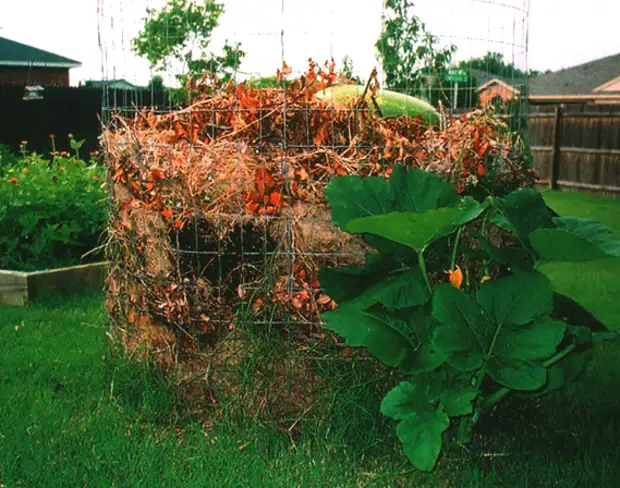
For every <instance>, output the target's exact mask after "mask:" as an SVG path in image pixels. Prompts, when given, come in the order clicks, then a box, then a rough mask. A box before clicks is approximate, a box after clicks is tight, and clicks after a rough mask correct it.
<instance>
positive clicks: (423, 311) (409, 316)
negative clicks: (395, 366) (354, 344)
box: [367, 303, 445, 374]
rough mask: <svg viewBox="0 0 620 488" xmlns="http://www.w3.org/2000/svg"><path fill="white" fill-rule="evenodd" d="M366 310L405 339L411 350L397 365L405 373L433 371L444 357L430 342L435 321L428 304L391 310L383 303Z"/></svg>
mask: <svg viewBox="0 0 620 488" xmlns="http://www.w3.org/2000/svg"><path fill="white" fill-rule="evenodd" d="M367 313H368V314H370V315H371V316H373V317H375V318H377V319H378V320H380V321H383V322H385V323H386V324H388V325H389V326H390V327H391V328H392V329H394V330H396V331H398V332H399V333H401V334H402V335H403V336H405V337H406V338H407V340H408V341H409V343H410V347H411V351H409V353H408V354H407V356H406V357H405V358H404V359H403V361H402V362H401V363H400V364H399V367H400V368H401V369H402V370H403V371H404V372H406V373H409V374H413V373H421V372H428V371H432V370H434V369H436V368H438V367H439V366H441V364H443V362H444V360H445V356H444V355H443V354H442V353H441V352H439V351H438V350H436V349H435V348H434V347H432V345H431V339H432V337H433V331H434V330H435V327H436V326H437V321H436V320H435V319H434V318H433V316H432V315H431V304H430V303H426V304H424V305H422V306H417V307H412V308H406V309H401V310H398V311H396V312H394V311H390V310H388V309H386V308H385V307H383V306H374V307H371V308H370V309H368V310H367Z"/></svg>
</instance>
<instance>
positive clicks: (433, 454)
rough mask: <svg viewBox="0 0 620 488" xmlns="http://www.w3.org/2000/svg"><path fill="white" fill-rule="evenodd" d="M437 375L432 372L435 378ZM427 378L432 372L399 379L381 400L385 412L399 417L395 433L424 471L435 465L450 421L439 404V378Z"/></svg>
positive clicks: (386, 414) (408, 456)
mask: <svg viewBox="0 0 620 488" xmlns="http://www.w3.org/2000/svg"><path fill="white" fill-rule="evenodd" d="M439 376H440V375H439ZM437 377H438V375H433V378H437ZM427 378H431V376H430V375H421V376H415V377H414V378H412V380H411V381H402V382H400V383H399V384H398V385H397V386H396V387H395V388H393V389H392V390H391V391H390V392H389V393H388V394H387V395H386V397H385V398H384V399H383V402H382V403H381V413H382V414H383V415H385V416H386V417H390V418H393V419H395V420H400V423H399V424H398V426H397V428H396V434H397V435H398V438H399V439H400V441H401V443H402V445H403V451H404V452H405V455H406V456H407V458H409V460H410V461H411V462H412V464H413V465H414V466H415V467H416V468H418V469H421V470H423V471H431V470H432V469H433V468H434V467H435V463H436V462H437V457H438V456H439V452H440V451H441V445H442V434H443V432H444V431H445V430H446V429H447V428H448V426H449V425H450V418H449V417H448V415H447V414H446V412H445V411H444V409H443V407H442V406H441V405H436V403H437V402H436V399H437V397H438V396H439V395H438V392H437V391H435V390H436V388H437V386H438V382H437V381H433V380H432V379H431V380H430V381H427Z"/></svg>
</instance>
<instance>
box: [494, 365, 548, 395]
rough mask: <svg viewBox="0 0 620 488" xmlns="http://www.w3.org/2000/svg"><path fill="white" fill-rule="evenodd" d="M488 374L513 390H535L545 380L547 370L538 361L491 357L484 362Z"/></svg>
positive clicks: (541, 385)
mask: <svg viewBox="0 0 620 488" xmlns="http://www.w3.org/2000/svg"><path fill="white" fill-rule="evenodd" d="M486 371H487V373H488V375H489V376H490V377H491V378H493V379H494V380H495V381H496V382H497V383H499V384H500V385H502V386H505V387H506V388H510V389H513V390H522V391H532V390H537V389H539V388H541V387H543V386H544V385H545V383H546V382H547V370H546V368H545V367H544V366H543V365H542V364H540V363H534V362H529V361H521V360H518V359H507V358H501V357H493V358H491V359H490V360H489V361H488V362H487V364H486Z"/></svg>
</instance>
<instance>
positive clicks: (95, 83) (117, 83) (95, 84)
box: [84, 79, 140, 90]
mask: <svg viewBox="0 0 620 488" xmlns="http://www.w3.org/2000/svg"><path fill="white" fill-rule="evenodd" d="M84 85H85V86H87V87H90V88H103V87H105V88H117V89H122V90H137V89H139V88H140V87H139V86H138V85H134V84H133V83H129V82H128V81H127V80H124V79H118V80H88V81H86V82H85V83H84Z"/></svg>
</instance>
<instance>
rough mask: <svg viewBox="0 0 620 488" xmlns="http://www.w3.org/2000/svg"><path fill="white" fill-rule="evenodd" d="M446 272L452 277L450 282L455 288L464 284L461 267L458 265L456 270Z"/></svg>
mask: <svg viewBox="0 0 620 488" xmlns="http://www.w3.org/2000/svg"><path fill="white" fill-rule="evenodd" d="M444 273H446V274H447V275H448V276H449V277H450V278H449V279H450V284H451V285H452V286H453V287H454V288H458V289H460V288H461V285H462V284H463V272H462V271H461V268H459V267H458V266H457V267H456V269H455V270H452V271H444Z"/></svg>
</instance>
